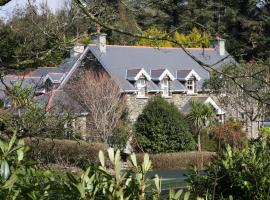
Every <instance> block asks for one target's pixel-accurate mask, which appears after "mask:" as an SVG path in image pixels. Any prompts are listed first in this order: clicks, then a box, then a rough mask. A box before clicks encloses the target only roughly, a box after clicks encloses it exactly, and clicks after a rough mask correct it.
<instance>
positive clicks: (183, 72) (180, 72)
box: [176, 69, 192, 80]
mask: <svg viewBox="0 0 270 200" xmlns="http://www.w3.org/2000/svg"><path fill="white" fill-rule="evenodd" d="M191 71H192V69H179V70H177V71H176V78H177V79H179V80H184V79H185V78H186V77H187V75H188V74H189V73H190V72H191Z"/></svg>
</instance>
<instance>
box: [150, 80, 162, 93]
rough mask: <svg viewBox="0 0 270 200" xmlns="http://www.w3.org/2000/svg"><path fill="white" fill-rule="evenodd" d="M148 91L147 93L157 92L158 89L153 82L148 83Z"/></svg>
mask: <svg viewBox="0 0 270 200" xmlns="http://www.w3.org/2000/svg"><path fill="white" fill-rule="evenodd" d="M148 91H149V92H159V91H161V90H160V88H159V87H158V86H157V84H155V83H154V82H153V81H148Z"/></svg>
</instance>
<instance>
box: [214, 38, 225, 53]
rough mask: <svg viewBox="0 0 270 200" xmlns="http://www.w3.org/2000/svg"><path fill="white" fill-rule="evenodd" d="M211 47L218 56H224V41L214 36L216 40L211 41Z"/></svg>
mask: <svg viewBox="0 0 270 200" xmlns="http://www.w3.org/2000/svg"><path fill="white" fill-rule="evenodd" d="M212 47H213V48H215V49H216V50H217V51H218V53H219V55H220V56H225V52H226V49H225V40H224V39H222V38H220V37H219V36H216V39H214V40H213V41H212Z"/></svg>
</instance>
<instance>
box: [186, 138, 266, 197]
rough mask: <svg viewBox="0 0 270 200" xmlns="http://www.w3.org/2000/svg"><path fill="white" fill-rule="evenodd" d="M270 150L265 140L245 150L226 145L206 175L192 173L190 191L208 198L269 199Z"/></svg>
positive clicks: (189, 180) (196, 172) (256, 142)
mask: <svg viewBox="0 0 270 200" xmlns="http://www.w3.org/2000/svg"><path fill="white" fill-rule="evenodd" d="M269 152H270V141H269V140H268V141H267V140H265V139H262V140H258V141H255V142H254V143H253V144H250V145H249V146H248V147H246V148H244V149H237V148H231V147H230V146H227V148H226V149H225V150H224V151H223V152H220V153H218V155H217V158H216V159H215V160H214V161H213V162H212V163H211V165H210V166H209V168H208V169H207V170H206V172H205V174H200V173H199V172H198V171H197V170H195V172H194V173H193V174H192V175H190V177H189V179H188V182H189V184H190V187H191V192H192V193H193V194H195V195H196V196H201V197H205V198H206V199H228V198H230V196H231V197H233V199H238V200H246V199H255V200H259V199H269V198H270V157H269ZM230 199H232V198H230Z"/></svg>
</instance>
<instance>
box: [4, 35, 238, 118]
mask: <svg viewBox="0 0 270 200" xmlns="http://www.w3.org/2000/svg"><path fill="white" fill-rule="evenodd" d="M187 50H188V51H189V52H190V53H191V54H192V55H193V56H195V57H196V59H198V60H200V61H202V62H204V63H207V64H215V63H217V64H215V66H214V67H215V68H216V69H219V68H221V67H222V66H223V65H225V64H235V63H236V61H235V60H234V59H233V58H232V57H231V56H230V55H229V54H228V52H227V51H226V50H225V40H222V39H219V38H218V39H217V40H215V41H214V42H213V47H212V48H189V49H187ZM221 60H222V61H221ZM219 61H221V62H219ZM81 68H84V69H102V70H104V71H105V72H107V73H108V74H109V76H110V77H111V78H112V79H113V80H115V81H116V82H117V84H118V85H119V87H120V89H121V91H122V93H123V95H125V96H126V99H127V105H128V109H129V118H130V120H131V121H135V120H136V119H137V117H138V116H139V114H140V113H141V112H142V110H143V108H144V106H145V105H146V104H147V102H148V99H149V97H151V96H155V95H160V96H161V97H162V98H164V99H166V100H167V101H169V102H173V103H174V104H175V105H176V106H177V107H178V108H179V109H180V110H181V111H182V112H188V110H189V108H190V102H191V100H192V99H196V100H199V101H201V102H203V103H207V104H210V105H211V106H212V107H213V108H214V110H215V112H216V115H217V117H218V119H219V120H220V122H223V121H224V120H225V118H226V115H227V113H228V111H227V112H226V111H225V110H223V109H222V108H221V106H220V105H219V103H218V101H217V99H216V98H215V96H212V95H211V94H210V92H209V91H208V90H207V89H205V88H204V87H203V83H204V81H205V80H207V79H209V77H210V71H209V70H208V69H206V68H204V67H202V66H201V65H200V64H198V62H196V61H195V60H194V59H192V58H191V57H190V56H189V55H187V54H186V52H185V51H184V50H183V49H181V48H165V47H160V48H154V47H143V46H119V45H107V44H106V35H105V34H100V33H99V34H97V35H96V37H95V39H94V44H89V45H88V46H86V47H85V48H84V46H82V45H78V46H75V47H74V48H73V49H72V50H71V53H70V57H69V58H66V59H65V60H64V61H63V62H62V63H61V64H60V65H59V67H57V68H38V69H36V70H35V71H33V72H32V73H31V74H30V75H29V76H28V77H27V78H29V80H32V81H34V80H39V81H40V82H39V84H38V87H37V88H38V90H37V91H36V92H37V102H42V103H44V104H45V103H46V105H47V108H48V110H49V109H50V108H51V107H53V106H54V105H57V104H58V103H66V104H67V105H68V106H70V107H72V108H73V109H74V111H75V112H77V113H78V114H80V116H81V121H85V117H86V115H87V113H86V112H85V111H84V110H83V108H82V107H80V105H79V104H78V103H75V102H76V99H72V97H70V96H68V95H67V94H66V92H65V85H66V84H67V83H68V82H69V80H70V79H71V77H72V76H74V74H76V71H78V70H80V69H81ZM9 78H10V77H9V76H6V77H4V81H6V82H10V81H11V82H12V81H13V82H14V80H10V79H9ZM25 80H26V79H25ZM27 80H28V79H27ZM15 81H16V79H15ZM34 82H35V81H34ZM28 84H29V83H28ZM1 95H2V98H4V96H5V95H4V90H3V86H2V94H1V84H0V98H1ZM71 102H72V103H71Z"/></svg>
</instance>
